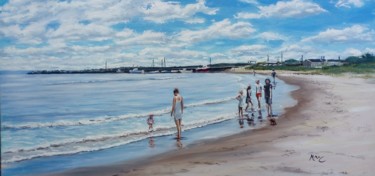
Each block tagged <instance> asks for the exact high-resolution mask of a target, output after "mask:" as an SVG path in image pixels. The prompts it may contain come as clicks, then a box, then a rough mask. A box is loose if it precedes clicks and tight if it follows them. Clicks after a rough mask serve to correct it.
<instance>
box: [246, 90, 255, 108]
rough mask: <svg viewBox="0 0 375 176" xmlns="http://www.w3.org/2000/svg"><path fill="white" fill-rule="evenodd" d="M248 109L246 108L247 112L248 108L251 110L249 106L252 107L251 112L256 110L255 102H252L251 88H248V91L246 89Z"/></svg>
mask: <svg viewBox="0 0 375 176" xmlns="http://www.w3.org/2000/svg"><path fill="white" fill-rule="evenodd" d="M246 104H247V105H246V108H245V111H247V108H249V105H251V112H253V111H254V108H253V102H252V101H251V86H250V85H249V86H247V89H246Z"/></svg>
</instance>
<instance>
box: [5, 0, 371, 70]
mask: <svg viewBox="0 0 375 176" xmlns="http://www.w3.org/2000/svg"><path fill="white" fill-rule="evenodd" d="M281 53H282V54H283V59H284V60H286V59H291V58H293V59H300V58H301V56H302V55H303V56H304V58H305V59H310V58H320V57H321V56H325V58H326V59H337V58H338V57H341V58H346V57H347V56H352V55H354V56H358V55H361V54H363V53H375V1H374V0H282V1H275V0H182V1H169V0H0V57H1V63H0V70H41V69H90V68H103V67H104V65H105V62H106V61H107V63H108V67H121V66H151V64H152V61H153V60H154V61H155V62H156V63H157V64H159V63H160V60H161V59H162V58H164V57H165V58H166V60H167V66H176V65H195V64H199V65H206V64H208V63H209V58H212V63H222V62H248V61H264V60H266V58H267V55H268V56H269V58H270V60H271V61H277V60H280V59H281Z"/></svg>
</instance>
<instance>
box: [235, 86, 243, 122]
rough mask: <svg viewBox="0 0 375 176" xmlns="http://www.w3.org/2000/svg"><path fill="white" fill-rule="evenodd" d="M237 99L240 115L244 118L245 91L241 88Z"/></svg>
mask: <svg viewBox="0 0 375 176" xmlns="http://www.w3.org/2000/svg"><path fill="white" fill-rule="evenodd" d="M236 99H237V100H238V116H239V117H240V119H243V110H242V108H243V91H242V90H241V91H240V92H239V94H238V96H237V97H236Z"/></svg>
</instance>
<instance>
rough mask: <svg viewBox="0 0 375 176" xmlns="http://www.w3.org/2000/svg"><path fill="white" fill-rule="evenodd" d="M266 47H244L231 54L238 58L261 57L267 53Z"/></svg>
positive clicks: (234, 50)
mask: <svg viewBox="0 0 375 176" xmlns="http://www.w3.org/2000/svg"><path fill="white" fill-rule="evenodd" d="M267 49H268V48H267V46H266V45H242V46H239V47H236V48H233V49H231V50H230V53H231V54H232V55H234V56H236V57H238V56H248V57H250V56H260V55H264V54H266V53H267Z"/></svg>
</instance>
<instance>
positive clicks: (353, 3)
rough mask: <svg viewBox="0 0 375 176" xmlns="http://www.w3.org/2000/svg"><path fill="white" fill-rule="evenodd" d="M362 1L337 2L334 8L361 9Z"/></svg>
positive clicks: (345, 0) (341, 0)
mask: <svg viewBox="0 0 375 176" xmlns="http://www.w3.org/2000/svg"><path fill="white" fill-rule="evenodd" d="M364 4H365V3H364V0H338V1H337V2H336V4H335V6H336V7H345V8H351V7H362V6H363V5H364Z"/></svg>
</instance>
